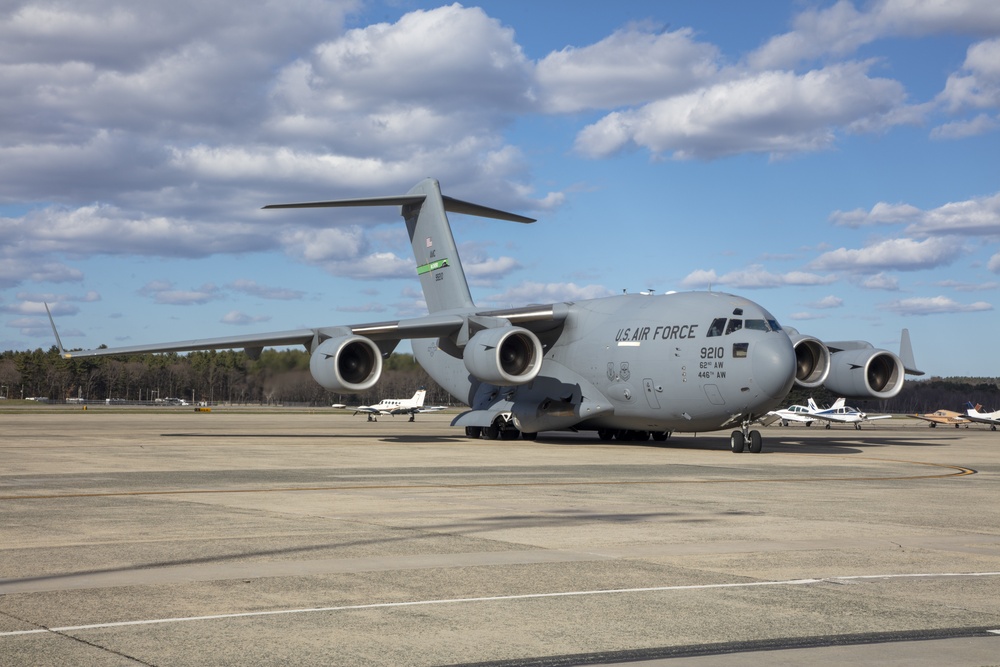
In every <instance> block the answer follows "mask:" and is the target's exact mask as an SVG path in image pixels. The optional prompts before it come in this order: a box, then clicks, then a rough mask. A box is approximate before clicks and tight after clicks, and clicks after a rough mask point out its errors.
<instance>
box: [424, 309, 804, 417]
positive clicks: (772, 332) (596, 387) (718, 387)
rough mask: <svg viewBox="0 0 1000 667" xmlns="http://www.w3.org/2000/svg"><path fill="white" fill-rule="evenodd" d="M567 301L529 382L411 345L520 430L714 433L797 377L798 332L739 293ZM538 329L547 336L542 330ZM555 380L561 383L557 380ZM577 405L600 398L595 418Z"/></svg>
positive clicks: (432, 370) (443, 377) (462, 396)
mask: <svg viewBox="0 0 1000 667" xmlns="http://www.w3.org/2000/svg"><path fill="white" fill-rule="evenodd" d="M561 305H562V306H563V307H564V308H565V309H566V315H565V320H564V321H563V325H562V328H561V332H560V335H559V336H558V338H557V339H556V340H555V341H554V342H553V343H552V344H551V346H546V348H545V356H544V361H543V362H542V368H541V372H540V373H539V376H540V377H539V378H536V379H535V380H534V381H532V382H531V383H528V384H524V385H518V386H512V387H495V386H493V385H487V384H484V383H482V382H478V381H477V380H476V379H475V378H474V377H472V376H471V375H470V374H469V372H468V370H467V368H466V366H465V364H464V363H463V361H462V358H461V357H457V356H451V355H449V354H448V353H447V352H445V351H444V350H443V349H442V348H441V346H440V345H439V341H438V340H437V339H420V340H414V341H412V345H413V351H414V355H415V356H416V358H417V360H418V361H419V362H420V364H421V366H423V367H424V368H425V369H426V370H427V372H428V373H429V374H430V375H431V377H433V378H434V380H435V381H436V382H437V383H438V384H440V385H441V386H442V387H444V388H445V389H446V390H447V391H448V392H449V393H451V394H452V395H453V396H455V397H456V398H458V399H459V400H462V401H463V402H466V403H468V405H470V406H471V407H472V409H473V410H474V411H483V412H484V413H496V412H503V411H513V412H514V413H515V417H516V418H518V428H520V429H521V430H522V431H537V430H549V429H552V428H560V427H563V425H564V424H566V425H573V426H577V427H579V428H583V429H627V430H637V431H703V430H715V429H719V428H723V427H726V426H728V425H729V424H730V423H735V422H736V421H738V420H736V419H735V418H736V417H738V416H740V415H743V416H746V415H760V414H764V413H766V412H767V411H768V410H771V409H773V408H774V407H775V406H777V405H778V404H779V403H780V402H781V400H782V399H783V398H784V397H785V396H786V395H787V393H788V391H789V389H790V388H791V386H792V383H793V382H794V380H795V352H794V350H793V347H792V342H791V340H790V339H789V338H788V336H787V335H786V334H785V333H784V332H783V331H782V330H781V329H780V327H779V326H778V324H777V322H776V321H775V319H774V317H773V316H772V315H771V314H770V313H768V312H767V311H766V310H764V309H763V308H761V307H760V306H759V305H757V304H756V303H754V302H752V301H749V300H748V299H745V298H742V297H738V296H733V295H730V294H723V293H717V292H683V293H674V294H662V295H646V294H634V295H621V296H617V297H608V298H603V299H594V300H588V301H579V302H574V303H567V304H561ZM539 337H540V338H542V339H543V343H545V340H544V339H545V336H544V333H540V334H539ZM570 369H572V370H570ZM553 378H557V379H558V380H560V381H561V383H562V385H563V386H554V385H557V383H556V382H553V380H552V379H553ZM574 391H576V392H577V393H576V394H575V395H574ZM581 393H582V395H580V394H581ZM553 397H560V398H565V399H567V400H566V401H565V402H564V404H563V405H557V406H555V407H554V408H553V409H552V410H544V409H542V410H536V411H534V412H533V413H532V414H517V409H516V406H518V405H530V406H536V405H541V404H542V403H543V402H544V401H545V400H546V399H552V398H553ZM580 403H586V404H590V405H592V411H593V413H594V416H592V417H590V416H588V413H587V411H586V410H585V409H584V410H580V411H578V412H577V411H574V410H573V409H572V406H574V405H576V404H580ZM468 423H472V422H468Z"/></svg>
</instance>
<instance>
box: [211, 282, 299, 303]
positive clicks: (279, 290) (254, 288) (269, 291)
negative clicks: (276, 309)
mask: <svg viewBox="0 0 1000 667" xmlns="http://www.w3.org/2000/svg"><path fill="white" fill-rule="evenodd" d="M226 287H228V288H229V289H232V290H235V291H237V292H242V293H244V294H249V295H250V296H256V297H260V298H262V299H278V300H281V301H294V300H297V299H301V298H302V297H303V296H305V292H303V291H302V290H295V289H287V288H284V287H267V286H264V285H260V284H258V283H257V282H256V281H254V280H246V279H245V278H241V279H240V280H234V281H233V282H231V283H229V284H228V285H226Z"/></svg>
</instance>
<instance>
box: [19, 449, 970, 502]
mask: <svg viewBox="0 0 1000 667" xmlns="http://www.w3.org/2000/svg"><path fill="white" fill-rule="evenodd" d="M790 455H791V456H828V457H833V458H841V459H842V458H845V457H843V456H840V455H832V454H790ZM848 460H850V461H858V460H861V461H877V462H879V463H905V464H908V465H917V466H928V467H931V468H945V469H947V470H952V471H954V472H947V473H937V474H931V475H904V476H888V477H773V478H768V479H740V478H735V479H693V480H596V481H580V482H571V481H563V482H559V481H556V482H552V481H549V482H476V483H470V484H352V485H345V486H287V487H272V488H266V489H261V488H256V489H169V490H164V491H102V492H92V493H83V492H81V493H52V494H38V495H20V496H19V495H13V496H0V500H51V499H56V498H113V497H127V496H182V495H198V494H210V493H216V494H218V493H290V492H303V491H387V490H391V489H400V490H418V489H479V488H506V487H555V486H652V485H667V484H761V483H769V482H773V483H784V484H788V483H794V482H809V483H812V482H890V481H909V480H918V479H945V478H949V477H965V476H967V475H975V474H976V471H975V470H973V469H972V468H964V467H962V466H954V465H948V464H944V463H928V462H926V461H905V460H898V459H881V458H872V457H867V456H864V457H852V458H850V459H848ZM498 474H500V475H504V474H507V473H498ZM539 474H546V473H539ZM432 476H433V474H432Z"/></svg>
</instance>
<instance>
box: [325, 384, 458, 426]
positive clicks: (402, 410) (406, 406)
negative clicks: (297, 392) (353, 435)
mask: <svg viewBox="0 0 1000 667" xmlns="http://www.w3.org/2000/svg"><path fill="white" fill-rule="evenodd" d="M426 397H427V390H426V389H419V390H417V393H415V394H414V395H413V397H412V398H383V399H382V400H381V401H379V402H378V403H376V404H375V405H358V406H354V407H349V406H347V405H344V404H343V403H334V404H333V407H334V408H337V409H339V410H354V414H358V413H359V412H361V413H364V414H366V415H368V421H370V422H377V421H378V415H392V416H393V417H395V416H396V415H410V421H414V418H415V417H416V414H417V413H418V412H436V411H438V410H444V408H443V407H442V406H439V405H428V406H426V407H425V406H424V399H425V398H426Z"/></svg>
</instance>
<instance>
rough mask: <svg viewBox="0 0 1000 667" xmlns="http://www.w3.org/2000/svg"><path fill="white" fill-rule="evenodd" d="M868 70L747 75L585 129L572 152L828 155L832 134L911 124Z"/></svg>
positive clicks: (899, 99) (898, 89) (899, 100)
mask: <svg viewBox="0 0 1000 667" xmlns="http://www.w3.org/2000/svg"><path fill="white" fill-rule="evenodd" d="M868 68H869V64H868V63H857V62H855V63H844V64H837V65H831V66H828V67H825V68H823V69H817V70H813V71H810V72H806V73H805V74H796V73H794V72H788V71H767V72H761V73H756V74H747V75H744V76H742V77H739V78H736V79H734V80H731V81H724V82H721V83H716V84H714V85H711V86H708V87H706V88H702V89H700V90H697V91H694V92H690V93H686V94H683V95H677V96H674V97H671V98H666V99H662V100H657V101H655V102H652V103H650V104H647V105H645V106H643V107H641V108H638V109H634V110H629V111H618V112H614V113H611V114H609V115H607V116H605V117H604V118H602V119H601V120H599V121H597V122H596V123H594V124H592V125H590V126H588V127H586V128H584V129H583V130H582V131H581V132H580V133H579V135H578V136H577V140H576V146H575V147H576V150H577V151H579V152H580V153H582V154H584V155H587V156H589V157H607V156H609V155H612V154H614V153H616V152H619V151H621V150H623V149H625V148H628V147H630V146H639V147H643V148H646V149H648V150H650V151H651V152H653V153H654V154H665V155H670V156H672V157H674V158H678V159H683V158H702V159H712V158H718V157H723V156H726V155H736V154H739V153H768V154H771V155H773V156H782V155H787V154H791V153H798V152H811V151H817V150H823V149H827V148H830V147H831V146H832V145H833V143H834V140H835V137H836V133H837V131H838V130H842V129H848V130H849V129H851V128H857V129H860V130H866V131H867V130H870V129H880V128H883V127H887V126H889V125H893V124H897V123H899V122H903V121H904V120H909V119H906V118H904V117H903V116H901V115H900V114H899V109H900V108H901V107H902V106H903V105H904V102H905V97H906V95H905V91H904V90H903V87H902V85H901V84H900V83H899V82H897V81H892V80H890V79H881V78H872V77H870V76H868V73H867V70H868Z"/></svg>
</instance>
